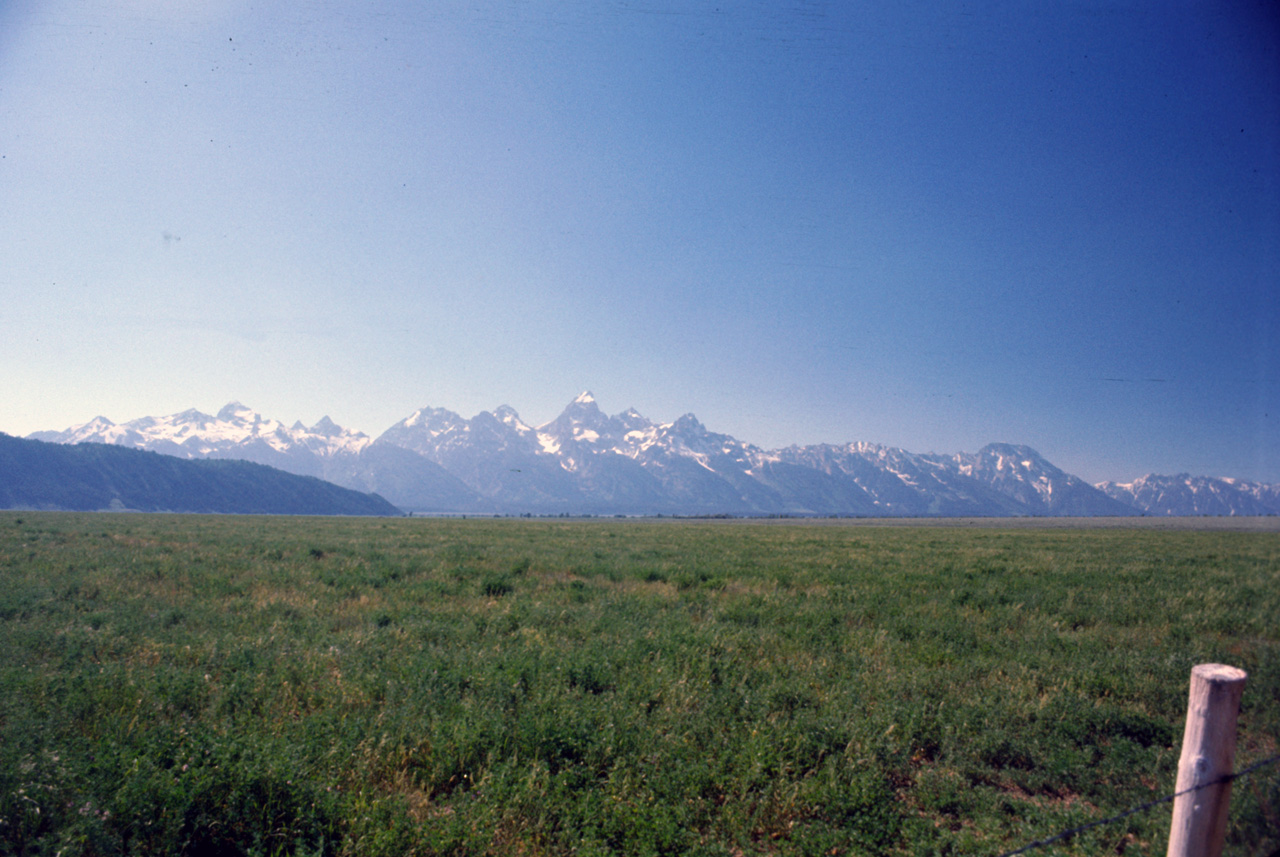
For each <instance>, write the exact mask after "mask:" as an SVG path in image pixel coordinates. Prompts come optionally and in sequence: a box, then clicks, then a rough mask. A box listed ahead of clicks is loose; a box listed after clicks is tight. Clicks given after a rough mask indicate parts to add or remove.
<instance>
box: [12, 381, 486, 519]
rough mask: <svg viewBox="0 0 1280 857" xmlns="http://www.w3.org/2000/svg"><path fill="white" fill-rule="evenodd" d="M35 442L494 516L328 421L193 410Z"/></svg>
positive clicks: (442, 475)
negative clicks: (124, 452) (252, 466)
mask: <svg viewBox="0 0 1280 857" xmlns="http://www.w3.org/2000/svg"><path fill="white" fill-rule="evenodd" d="M443 413H448V412H443ZM459 419H460V418H459ZM30 439H33V440H43V441H49V442H53V443H64V444H65V443H82V442H92V443H104V444H112V445H116V446H128V447H133V448H135V449H145V450H150V451H152V452H159V453H162V454H164V455H171V456H175V457H178V458H192V459H198V458H218V459H236V460H242V461H252V462H255V463H258V464H265V465H267V466H269V467H275V468H278V469H280V470H283V471H285V472H288V473H293V474H298V475H302V476H315V477H318V478H321V479H325V480H327V481H330V482H333V483H335V484H337V485H340V486H342V487H344V488H349V489H351V490H354V491H360V492H371V493H375V494H380V495H381V496H383V497H386V498H388V499H390V501H391V502H392V503H394V504H395V505H397V506H399V507H400V508H404V509H413V510H416V511H430V512H446V511H459V512H475V511H488V507H487V506H486V504H485V503H484V501H483V499H482V498H481V497H480V496H479V495H478V494H476V493H475V492H474V491H472V490H471V489H470V488H468V487H467V486H466V485H464V484H463V483H462V482H461V481H460V480H459V479H457V477H455V476H452V475H451V474H449V473H447V472H446V471H445V470H444V469H443V468H441V467H440V466H439V465H436V464H433V463H432V462H430V461H427V460H426V459H424V458H422V457H421V456H417V455H413V454H412V453H410V452H407V451H400V452H397V451H396V450H388V449H378V450H373V449H372V443H373V440H372V438H370V437H369V436H368V435H366V434H364V433H362V432H357V431H350V430H348V429H344V428H342V427H341V426H339V425H337V424H336V423H334V422H333V420H331V419H329V417H327V416H326V417H323V418H322V419H321V420H320V421H319V422H317V423H316V424H315V425H314V426H312V427H310V428H307V427H306V426H304V425H303V424H302V423H301V422H295V423H294V424H293V425H292V426H286V425H285V424H284V423H282V422H280V421H278V420H272V419H264V418H263V417H262V416H261V415H260V414H258V413H257V412H256V411H254V410H252V409H251V408H248V407H245V406H244V405H242V404H240V403H239V402H231V403H229V404H227V405H226V406H224V407H223V408H222V409H221V410H220V411H218V413H217V414H216V415H214V416H210V415H209V414H204V413H201V412H200V411H197V410H187V411H183V412H181V413H177V414H172V415H170V416H167V417H142V418H141V419H137V420H132V421H130V422H127V423H121V424H119V425H116V424H114V423H112V422H111V421H110V420H108V419H106V418H105V417H97V418H96V419H93V420H91V421H90V422H87V423H85V424H84V425H81V426H75V427H73V428H69V429H67V430H66V431H61V432H37V433H35V434H33V435H30ZM391 498H394V499H391Z"/></svg>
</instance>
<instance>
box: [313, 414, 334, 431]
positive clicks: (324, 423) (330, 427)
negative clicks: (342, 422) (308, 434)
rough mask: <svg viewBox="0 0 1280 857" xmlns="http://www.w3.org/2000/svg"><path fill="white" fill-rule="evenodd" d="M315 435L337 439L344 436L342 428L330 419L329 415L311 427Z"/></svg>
mask: <svg viewBox="0 0 1280 857" xmlns="http://www.w3.org/2000/svg"><path fill="white" fill-rule="evenodd" d="M311 431H312V433H313V434H318V435H322V436H324V437H337V436H338V435H340V434H342V427H341V426H339V425H338V424H337V423H335V422H334V421H333V420H331V419H329V415H328V414H325V415H324V416H323V417H321V418H320V422H318V423H316V424H315V425H313V426H312V427H311Z"/></svg>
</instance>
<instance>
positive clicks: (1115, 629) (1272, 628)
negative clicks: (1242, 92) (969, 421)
mask: <svg viewBox="0 0 1280 857" xmlns="http://www.w3.org/2000/svg"><path fill="white" fill-rule="evenodd" d="M1278 617H1280V534H1277V533H1274V532H1179V531H1149V530H1141V529H1124V528H1117V529H1097V530H1090V529H1085V530H1070V529H1035V528H1020V529H1016V530H1015V529H1007V530H1006V529H1000V528H981V529H966V528H960V527H923V526H922V527H910V528H907V527H854V526H839V525H836V526H831V525H828V526H820V525H812V524H804V523H787V524H774V525H766V524H752V523H739V522H714V523H713V522H706V523H699V522H662V523H658V522H632V521H611V520H599V521H587V522H558V521H537V520H534V521H522V520H487V521H486V520H439V519H435V520H423V519H372V520H360V519H312V518H234V517H195V516H144V515H108V514H84V515H79V514H60V513H30V512H4V513H0V854H49V855H53V854H62V855H75V854H119V853H131V854H132V853H136V854H166V855H176V854H188V855H214V854H236V853H241V854H286V853H287V854H376V855H404V854H456V855H481V854H528V855H533V854H548V855H560V854H566V855H567V854H580V855H592V854H601V855H602V854H633V855H659V854H708V855H751V854H778V855H792V854H795V855H800V854H814V855H817V854H876V855H879V854H920V855H926V854H991V855H996V854H999V853H1001V852H1002V851H1005V850H1010V849H1013V848H1016V847H1019V846H1021V845H1023V844H1026V843H1028V842H1030V841H1032V840H1036V839H1040V838H1043V837H1046V836H1049V835H1051V834H1053V833H1056V832H1057V831H1059V830H1061V829H1064V828H1067V827H1071V826H1075V825H1079V824H1083V823H1086V822H1088V821H1091V820H1094V819H1098V818H1103V817H1106V816H1108V815H1111V814H1114V813H1116V812H1119V811H1122V810H1124V809H1127V808H1129V807H1131V806H1134V805H1136V804H1139V803H1142V802H1144V801H1147V800H1150V799H1152V798H1156V797H1160V796H1162V795H1165V794H1167V793H1169V792H1171V791H1172V789H1173V783H1174V776H1175V766H1176V762H1177V755H1178V743H1179V742H1180V740H1181V735H1182V718H1183V715H1184V711H1185V706H1186V693H1187V682H1188V677H1189V673H1190V669H1191V667H1192V665H1194V664H1196V663H1202V662H1210V661H1219V662H1224V663H1230V664H1234V665H1237V666H1240V667H1243V668H1244V669H1246V670H1248V671H1249V673H1250V680H1249V684H1248V686H1247V688H1246V690H1245V695H1244V703H1243V710H1242V713H1241V721H1240V739H1239V748H1238V751H1237V762H1238V766H1241V765H1244V764H1248V763H1249V762H1250V761H1252V760H1255V759H1260V758H1263V757H1266V756H1269V755H1272V754H1274V753H1276V752H1277V751H1278V748H1277V739H1278V738H1280V618H1278ZM1169 814H1170V810H1169V805H1168V804H1165V805H1162V806H1160V807H1157V808H1156V809H1153V810H1151V811H1150V812H1145V813H1140V814H1137V815H1134V816H1132V817H1130V818H1128V819H1126V820H1125V821H1123V822H1121V823H1118V824H1115V825H1109V826H1106V827H1101V828H1096V829H1094V830H1092V831H1089V832H1087V833H1085V834H1082V835H1080V836H1077V837H1075V838H1074V839H1073V840H1071V841H1069V842H1066V843H1058V844H1056V845H1054V846H1050V847H1047V848H1044V849H1042V850H1040V851H1038V852H1036V853H1039V854H1081V855H1083V854H1091V855H1097V854H1104V853H1105V854H1130V855H1133V854H1153V855H1154V854H1161V855H1162V854H1164V850H1165V842H1166V835H1167V830H1168V826H1169ZM1229 837H1230V838H1229V844H1228V849H1227V851H1228V853H1229V854H1250V855H1271V854H1274V853H1276V850H1277V849H1278V848H1280V769H1277V767H1271V768H1269V769H1266V770H1264V771H1260V772H1259V773H1258V774H1256V775H1254V776H1252V777H1250V778H1248V779H1247V780H1243V781H1240V782H1238V783H1236V785H1235V791H1234V794H1233V799H1232V818H1231V824H1230V834H1229Z"/></svg>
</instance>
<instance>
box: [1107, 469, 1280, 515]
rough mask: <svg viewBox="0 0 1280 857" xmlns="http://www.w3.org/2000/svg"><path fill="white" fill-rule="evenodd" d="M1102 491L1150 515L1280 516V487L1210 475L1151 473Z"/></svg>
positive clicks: (1109, 483) (1110, 486)
mask: <svg viewBox="0 0 1280 857" xmlns="http://www.w3.org/2000/svg"><path fill="white" fill-rule="evenodd" d="M1098 488H1099V490H1101V491H1102V492H1103V493H1105V494H1106V495H1107V496H1109V497H1112V498H1113V499H1115V500H1117V501H1118V502H1122V503H1127V504H1128V505H1130V506H1135V507H1137V508H1139V509H1141V510H1142V511H1143V513H1144V514H1147V515H1178V516H1185V515H1280V485H1266V484H1263V483H1259V482H1246V481H1244V480H1240V479H1219V478H1213V477H1208V476H1190V475H1188V474H1186V473H1180V474H1178V475H1176V476H1156V475H1155V474H1148V475H1147V476H1143V477H1141V478H1139V479H1135V480H1134V481H1132V482H1129V483H1125V484H1120V483H1116V482H1100V483H1099V484H1098Z"/></svg>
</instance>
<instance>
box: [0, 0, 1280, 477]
mask: <svg viewBox="0 0 1280 857" xmlns="http://www.w3.org/2000/svg"><path fill="white" fill-rule="evenodd" d="M1277 92H1280V13H1278V12H1277V11H1276V9H1275V6H1274V4H1267V3H1261V2H1239V3H1232V4H1180V5H1175V6H1162V7H1153V8H1145V7H1141V6H1122V5H1119V4H1114V5H1103V6H1097V5H1094V4H1087V3H1084V2H1067V3H1063V4H1054V5H1052V6H1051V7H1041V6H1039V5H1027V6H1024V7H1016V6H1015V7H1010V6H1007V5H1003V4H994V3H979V4H965V5H964V6H955V7H947V6H943V7H929V9H928V12H927V13H912V12H910V11H906V10H905V9H902V8H899V9H886V8H881V7H879V6H868V7H865V8H857V7H853V6H852V4H825V3H822V2H795V3H786V4H774V3H742V4H736V5H731V4H721V5H717V4H714V3H706V2H666V0H645V2H626V1H625V0H618V2H609V3H600V2H568V3H556V4H551V3H525V4H514V3H510V2H505V0H482V2H465V3H464V2H442V3H438V4H431V5H430V6H429V7H425V8H424V7H422V6H420V4H416V3H407V2H374V3H371V4H366V5H363V6H361V7H360V8H358V9H350V10H348V9H345V8H342V7H339V6H334V5H331V4H327V3H320V2H294V3H290V2H285V3H279V4H272V5H270V6H269V7H265V8H264V7H261V6H259V5H250V4H248V3H246V2H241V0H230V2H225V3H220V4H217V5H216V6H212V5H209V4H194V3H179V4H162V3H159V2H155V0H125V2H112V3H105V2H88V3H84V2H80V3H72V2H69V1H68V0H52V2H35V0H18V1H17V2H13V3H7V4H4V5H3V6H0V198H3V199H4V200H5V203H6V204H5V205H4V206H2V207H0V259H3V260H4V261H3V263H0V288H3V290H4V307H3V310H0V334H2V336H0V355H2V356H3V361H4V362H3V365H4V366H5V372H4V373H3V374H2V376H0V401H2V402H3V403H4V410H3V412H0V431H4V432H7V433H10V434H15V435H26V434H30V433H31V432H34V431H40V430H62V429H65V428H68V427H70V426H72V425H77V424H80V423H84V422H86V421H88V420H90V419H92V418H93V417H95V416H98V415H103V416H106V417H108V418H110V419H112V420H113V421H115V422H127V421H129V420H132V419H136V418H138V417H142V416H148V415H150V416H160V415H167V414H172V413H177V412H179V411H182V410H185V409H187V408H191V407H195V408H197V409H199V410H202V411H206V412H209V413H216V411H217V410H218V409H219V408H220V407H221V406H222V405H224V404H226V403H227V402H229V401H232V400H238V401H240V402H243V403H244V404H246V405H247V406H249V407H251V408H253V409H254V410H256V411H258V412H260V413H262V414H263V415H264V416H266V417H270V418H274V419H279V420H281V421H283V422H285V423H286V424H289V423H292V422H293V421H294V420H301V421H302V422H303V423H304V424H306V425H313V424H314V423H315V422H316V421H318V420H319V419H320V418H321V417H322V416H325V415H328V416H330V417H331V418H332V419H333V420H334V421H335V422H336V423H338V424H339V425H342V426H344V427H347V428H351V429H355V430H359V431H363V432H366V433H368V434H371V435H374V436H376V435H377V434H378V433H380V432H381V431H382V430H384V429H385V428H387V427H389V426H390V425H392V424H393V423H395V422H396V421H398V420H400V419H403V418H404V417H406V416H408V415H409V414H410V413H412V412H413V411H415V410H417V409H418V408H420V407H423V406H433V407H443V408H447V409H449V410H452V411H456V412H457V413H459V414H462V415H463V416H468V417H469V416H472V415H474V414H475V413H478V412H479V411H482V410H491V409H493V408H494V407H496V406H498V405H500V404H509V405H511V406H512V407H514V408H515V409H516V410H517V411H519V412H520V414H521V416H522V418H524V419H525V421H526V422H528V423H530V424H531V425H537V424H541V423H544V422H547V421H548V420H550V419H553V418H554V417H555V416H556V414H558V413H559V412H560V410H561V409H563V407H564V405H565V403H567V402H568V401H570V400H571V399H572V398H573V397H574V396H575V395H577V394H578V393H579V392H581V391H583V390H588V389H589V390H592V391H593V392H594V393H595V394H596V396H597V397H599V401H600V407H601V408H602V410H604V411H605V412H606V413H609V414H616V413H618V412H620V411H623V410H625V409H626V408H628V407H635V408H636V409H637V410H639V411H640V412H641V413H643V414H644V415H645V416H647V417H649V418H650V419H653V420H655V421H657V422H669V421H671V420H674V419H675V418H677V417H678V416H680V415H681V414H683V413H686V412H693V413H694V414H696V415H697V417H698V418H699V419H700V420H701V421H702V422H703V423H704V424H705V425H707V427H708V428H710V429H711V430H712V431H716V432H722V433H725V434H730V435H733V436H734V437H737V438H739V439H741V440H744V441H748V442H750V443H753V444H756V445H757V446H761V447H765V448H777V447H784V446H789V445H791V444H800V445H805V444H812V443H847V442H850V441H867V442H873V443H879V444H883V445H886V446H894V447H900V448H903V449H907V450H910V451H913V452H930V451H932V452H940V453H953V452H959V451H969V452H972V451H976V450H977V449H978V448H980V447H982V446H984V445H985V444H987V443H990V442H1011V443H1021V444H1026V445H1028V446H1031V447H1033V448H1035V449H1036V450H1038V451H1039V452H1040V453H1041V454H1042V455H1044V456H1045V457H1046V458H1047V459H1048V460H1049V461H1051V462H1053V463H1054V464H1056V465H1057V466H1059V467H1061V468H1063V469H1064V470H1066V471H1067V472H1069V473H1073V474H1076V475H1079V476H1081V477H1082V478H1085V479H1087V480H1088V481H1090V482H1096V481H1100V480H1102V479H1112V480H1116V481H1121V482H1127V481H1130V480H1132V479H1133V478H1136V477H1138V476H1141V475H1143V474H1146V473H1160V474H1174V473H1179V472H1189V473H1192V474H1195V475H1204V476H1229V477H1235V478H1241V479H1248V480H1251V481H1260V482H1273V483H1280V344H1278V343H1280V99H1277V98H1276V93H1277Z"/></svg>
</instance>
